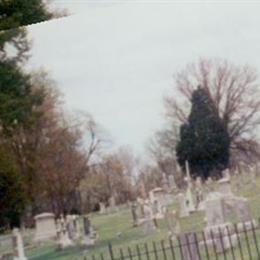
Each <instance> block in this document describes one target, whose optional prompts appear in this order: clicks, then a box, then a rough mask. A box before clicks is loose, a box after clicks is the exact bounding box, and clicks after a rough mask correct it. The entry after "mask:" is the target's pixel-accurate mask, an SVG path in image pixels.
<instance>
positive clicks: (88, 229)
mask: <svg viewBox="0 0 260 260" xmlns="http://www.w3.org/2000/svg"><path fill="white" fill-rule="evenodd" d="M83 224H84V236H83V239H82V242H81V243H82V244H83V245H85V246H93V245H95V243H96V240H97V233H96V232H95V231H94V229H93V228H92V226H91V223H90V219H89V218H88V217H87V216H84V218H83Z"/></svg>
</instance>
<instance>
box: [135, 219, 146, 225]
mask: <svg viewBox="0 0 260 260" xmlns="http://www.w3.org/2000/svg"><path fill="white" fill-rule="evenodd" d="M145 221H146V219H145V218H139V219H138V220H137V222H136V224H137V226H141V225H142V224H143V223H144V222H145Z"/></svg>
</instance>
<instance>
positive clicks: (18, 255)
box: [13, 228, 27, 260]
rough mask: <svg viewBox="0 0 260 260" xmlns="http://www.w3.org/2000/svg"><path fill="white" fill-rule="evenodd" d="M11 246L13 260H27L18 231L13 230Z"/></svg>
mask: <svg viewBox="0 0 260 260" xmlns="http://www.w3.org/2000/svg"><path fill="white" fill-rule="evenodd" d="M13 246H14V251H15V253H14V255H15V256H14V260H27V258H26V256H25V254H24V246H23V239H22V236H21V233H20V232H19V229H17V228H15V229H14V230H13Z"/></svg>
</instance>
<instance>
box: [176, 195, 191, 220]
mask: <svg viewBox="0 0 260 260" xmlns="http://www.w3.org/2000/svg"><path fill="white" fill-rule="evenodd" d="M177 198H178V201H179V208H180V218H183V217H188V216H189V208H188V205H187V200H186V197H185V196H184V195H183V194H182V193H179V194H178V195H177Z"/></svg>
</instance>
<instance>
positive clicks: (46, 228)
mask: <svg viewBox="0 0 260 260" xmlns="http://www.w3.org/2000/svg"><path fill="white" fill-rule="evenodd" d="M34 219H35V225H36V233H35V238H34V241H35V242H41V241H46V240H50V239H55V238H56V237H57V232H56V225H55V219H54V214H52V213H42V214H40V215H37V216H35V217H34Z"/></svg>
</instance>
